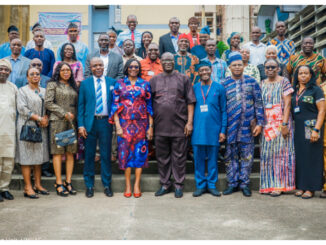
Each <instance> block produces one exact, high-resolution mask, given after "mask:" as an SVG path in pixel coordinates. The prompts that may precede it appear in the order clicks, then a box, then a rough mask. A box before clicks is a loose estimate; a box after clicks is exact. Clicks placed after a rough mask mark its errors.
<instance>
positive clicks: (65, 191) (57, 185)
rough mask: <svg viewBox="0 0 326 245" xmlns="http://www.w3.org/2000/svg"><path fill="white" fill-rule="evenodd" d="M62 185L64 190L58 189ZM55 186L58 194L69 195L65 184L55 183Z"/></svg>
mask: <svg viewBox="0 0 326 245" xmlns="http://www.w3.org/2000/svg"><path fill="white" fill-rule="evenodd" d="M60 187H61V188H62V191H59V190H58V189H59V188H60ZM54 188H55V189H56V191H57V194H58V196H62V197H67V196H68V194H69V192H68V191H67V190H66V188H65V187H64V185H63V184H57V183H54Z"/></svg>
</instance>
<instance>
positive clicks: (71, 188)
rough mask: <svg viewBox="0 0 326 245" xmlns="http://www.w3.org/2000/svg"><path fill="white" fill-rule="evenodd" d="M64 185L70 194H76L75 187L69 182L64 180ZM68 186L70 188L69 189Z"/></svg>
mask: <svg viewBox="0 0 326 245" xmlns="http://www.w3.org/2000/svg"><path fill="white" fill-rule="evenodd" d="M63 185H64V187H66V189H67V190H68V192H69V194H70V195H76V194H77V191H76V190H75V188H74V187H73V186H72V184H71V183H68V182H67V181H66V180H65V182H64V184H63ZM69 187H70V189H69Z"/></svg>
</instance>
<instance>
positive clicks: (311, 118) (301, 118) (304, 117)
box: [291, 86, 324, 191]
mask: <svg viewBox="0 0 326 245" xmlns="http://www.w3.org/2000/svg"><path fill="white" fill-rule="evenodd" d="M297 93H298V91H297V92H294V93H293V95H292V101H291V102H292V115H293V119H294V122H295V127H294V147H295V158H296V188H297V189H299V190H310V191H318V190H321V189H322V186H323V166H324V162H323V147H324V145H323V135H324V133H323V131H324V128H323V127H322V128H321V130H320V135H321V137H320V138H319V140H318V141H317V142H314V143H310V136H311V132H312V128H314V126H315V124H316V122H317V115H318V109H317V105H316V103H317V102H318V101H321V100H324V93H323V91H322V90H321V89H320V88H319V87H317V86H314V87H312V88H309V89H307V90H306V91H304V92H303V94H302V95H301V96H300V97H298V104H297V102H296V101H297ZM297 106H298V107H299V108H300V112H298V113H295V108H296V107H297Z"/></svg>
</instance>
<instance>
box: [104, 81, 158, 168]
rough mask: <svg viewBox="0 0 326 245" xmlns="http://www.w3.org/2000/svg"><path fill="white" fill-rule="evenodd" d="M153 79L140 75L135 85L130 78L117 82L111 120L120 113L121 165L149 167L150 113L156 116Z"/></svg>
mask: <svg viewBox="0 0 326 245" xmlns="http://www.w3.org/2000/svg"><path fill="white" fill-rule="evenodd" d="M151 97H152V95H151V88H150V84H149V82H147V81H145V80H143V79H141V78H138V80H137V81H136V83H135V85H134V86H132V85H131V82H130V81H129V79H128V77H125V78H124V79H121V80H119V81H118V82H117V83H116V84H115V88H114V92H113V101H112V106H111V114H110V119H109V120H110V123H114V114H115V113H118V116H119V121H120V125H121V128H122V130H123V136H122V137H119V136H118V158H119V168H120V169H122V170H125V169H126V168H129V167H132V168H141V167H148V158H147V155H148V141H147V139H146V131H147V129H148V116H149V115H151V116H153V109H152V98H151Z"/></svg>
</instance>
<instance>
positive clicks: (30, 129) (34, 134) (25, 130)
mask: <svg viewBox="0 0 326 245" xmlns="http://www.w3.org/2000/svg"><path fill="white" fill-rule="evenodd" d="M40 98H41V100H42V117H43V106H44V100H43V98H42V97H40ZM29 120H30V119H29V118H28V119H27V120H26V121H25V123H24V125H23V127H22V130H21V131H20V137H19V139H20V140H21V141H27V142H33V143H40V142H42V129H41V128H40V126H39V125H38V124H37V123H36V122H35V121H34V123H35V125H36V126H30V125H26V123H27V122H28V121H29Z"/></svg>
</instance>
